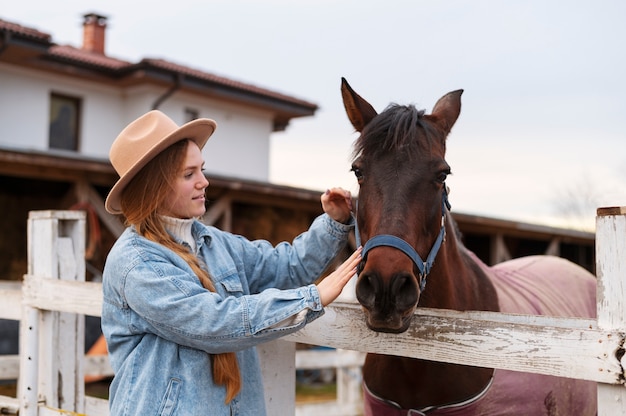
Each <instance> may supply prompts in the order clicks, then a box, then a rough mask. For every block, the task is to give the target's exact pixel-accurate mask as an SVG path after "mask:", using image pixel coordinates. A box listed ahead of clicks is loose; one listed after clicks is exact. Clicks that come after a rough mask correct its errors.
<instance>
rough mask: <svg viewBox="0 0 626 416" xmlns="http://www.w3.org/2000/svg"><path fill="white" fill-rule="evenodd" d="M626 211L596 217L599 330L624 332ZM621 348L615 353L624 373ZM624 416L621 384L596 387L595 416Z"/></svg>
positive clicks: (611, 210)
mask: <svg viewBox="0 0 626 416" xmlns="http://www.w3.org/2000/svg"><path fill="white" fill-rule="evenodd" d="M625 259H626V207H621V208H598V211H597V217H596V275H597V278H598V292H597V302H598V327H599V328H600V329H604V330H617V331H620V332H619V333H621V334H623V333H624V331H625V330H626V261H625ZM623 337H624V335H622V340H621V345H622V348H621V349H619V350H617V351H615V354H616V356H617V358H618V359H620V362H621V366H622V383H623V382H624V381H625V380H624V378H623V374H624V373H623V369H624V365H625V362H624V358H623V357H622V356H623V355H624V349H623V348H624V338H623ZM623 414H626V388H625V387H624V384H598V415H602V416H604V415H607V416H608V415H623Z"/></svg>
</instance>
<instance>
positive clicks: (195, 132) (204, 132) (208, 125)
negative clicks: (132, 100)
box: [104, 118, 217, 214]
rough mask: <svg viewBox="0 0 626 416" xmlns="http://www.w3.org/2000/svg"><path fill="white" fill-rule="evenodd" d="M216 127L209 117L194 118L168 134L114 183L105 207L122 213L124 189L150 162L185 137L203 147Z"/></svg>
mask: <svg viewBox="0 0 626 416" xmlns="http://www.w3.org/2000/svg"><path fill="white" fill-rule="evenodd" d="M216 127H217V124H216V123H215V121H213V120H211V119H208V118H200V119H196V120H192V121H190V122H189V123H186V124H184V125H182V126H181V127H180V128H179V129H177V130H175V131H173V132H172V133H170V134H169V135H167V136H166V137H165V138H163V140H161V141H159V142H157V143H156V144H155V145H154V146H153V147H152V148H150V150H148V151H147V152H146V153H145V154H144V155H143V156H142V157H141V159H139V160H138V161H137V162H136V163H135V164H134V165H133V167H132V168H131V169H129V170H128V172H126V174H124V176H122V177H121V178H120V179H119V180H118V181H117V182H116V183H115V185H113V187H112V188H111V191H109V195H108V196H107V198H106V201H105V203H104V207H105V209H106V210H107V211H108V212H109V213H111V214H122V208H121V206H120V205H121V204H120V199H121V195H122V191H123V190H124V188H125V187H126V185H128V183H129V182H130V181H131V180H132V179H133V178H134V177H135V175H136V174H137V173H138V172H139V171H140V170H141V169H143V167H144V166H146V165H147V164H148V162H150V161H151V160H152V159H154V157H155V156H156V155H158V154H159V153H161V152H162V151H163V150H165V149H167V148H168V147H169V146H171V145H172V144H174V143H176V142H179V141H181V140H184V139H189V140H192V141H193V142H194V143H196V144H197V145H198V147H199V148H200V149H202V148H203V147H204V145H205V144H206V142H207V141H208V140H209V138H210V137H211V135H212V134H213V132H214V131H215V128H216Z"/></svg>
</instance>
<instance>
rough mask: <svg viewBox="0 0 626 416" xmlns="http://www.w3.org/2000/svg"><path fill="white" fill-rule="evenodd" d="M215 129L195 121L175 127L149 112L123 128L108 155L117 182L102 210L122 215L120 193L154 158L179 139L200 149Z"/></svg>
mask: <svg viewBox="0 0 626 416" xmlns="http://www.w3.org/2000/svg"><path fill="white" fill-rule="evenodd" d="M216 127H217V124H216V123H215V121H213V120H211V119H208V118H199V119H196V120H193V121H190V122H189V123H187V124H184V125H182V126H180V127H179V126H178V125H177V124H176V123H174V121H172V120H171V119H170V118H169V117H168V116H166V115H165V114H163V113H162V112H160V111H158V110H152V111H150V112H148V113H146V114H144V115H143V116H141V117H139V118H138V119H136V120H135V121H133V122H132V123H130V124H129V125H128V126H126V128H125V129H124V130H122V132H121V133H120V134H119V136H117V138H116V139H115V141H114V142H113V144H112V145H111V150H110V151H109V159H110V160H111V164H112V165H113V167H114V168H115V171H116V172H117V174H118V175H120V179H119V180H118V181H117V183H116V184H115V185H113V188H111V191H110V192H109V195H108V196H107V199H106V202H105V204H104V206H105V208H106V210H107V211H108V212H110V213H111V214H121V213H122V211H121V207H120V196H121V194H122V190H123V189H124V187H125V186H126V185H128V183H129V182H130V180H131V179H132V178H133V177H134V176H135V175H136V174H137V172H139V171H140V170H141V168H143V167H144V166H146V164H147V163H148V162H149V161H151V160H152V159H153V158H154V157H155V156H156V155H158V154H159V153H160V152H162V151H163V150H165V149H166V148H167V147H169V146H170V145H172V144H174V143H176V142H178V141H180V140H183V139H189V140H193V141H194V142H195V143H196V144H197V145H198V147H199V148H200V149H202V148H203V147H204V145H205V144H206V142H207V140H209V137H211V135H212V134H213V132H214V131H215V129H216Z"/></svg>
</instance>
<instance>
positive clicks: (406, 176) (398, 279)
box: [341, 78, 463, 333]
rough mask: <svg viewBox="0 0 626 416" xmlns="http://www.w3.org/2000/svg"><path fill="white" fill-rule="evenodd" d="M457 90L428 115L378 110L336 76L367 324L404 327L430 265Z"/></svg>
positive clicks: (439, 226)
mask: <svg viewBox="0 0 626 416" xmlns="http://www.w3.org/2000/svg"><path fill="white" fill-rule="evenodd" d="M462 92H463V91H462V90H457V91H453V92H450V93H448V94H446V95H444V96H443V97H442V98H441V99H439V101H437V103H436V104H435V106H434V108H433V110H432V112H431V114H425V112H424V111H422V110H418V109H416V108H415V107H414V106H412V105H407V106H403V105H397V104H391V105H390V106H388V107H387V108H386V109H385V110H384V111H383V112H382V113H380V114H378V113H377V112H376V110H375V109H374V107H372V106H371V105H370V104H369V103H368V102H367V101H366V100H365V99H363V98H362V97H361V96H359V95H358V94H357V93H356V92H355V91H354V90H353V89H352V88H351V87H350V85H349V84H348V83H347V82H346V80H345V79H343V78H342V85H341V93H342V97H343V103H344V107H345V109H346V112H347V114H348V118H349V119H350V121H351V123H352V125H353V126H354V128H355V129H356V130H357V131H358V132H359V133H360V136H359V138H358V139H357V140H356V142H355V145H354V155H353V156H354V159H353V163H352V171H354V174H355V176H356V178H357V180H358V183H359V187H360V189H359V197H358V206H357V227H358V232H357V239H360V241H361V242H363V243H364V246H363V261H362V263H361V265H360V266H359V268H358V272H359V273H358V274H359V277H358V281H357V285H356V296H357V299H358V301H359V303H360V304H361V305H362V306H363V309H364V311H365V314H366V317H367V325H368V327H369V328H370V329H372V330H375V331H379V332H392V333H400V332H403V331H406V329H407V328H408V327H409V324H410V322H411V317H412V316H413V313H414V312H415V308H416V307H417V304H418V302H419V300H420V295H421V294H422V292H423V291H424V288H425V284H426V279H427V277H428V275H429V274H430V272H431V271H432V269H433V267H437V266H436V262H435V259H436V257H437V254H438V252H439V251H440V249H441V247H442V245H443V243H444V239H445V232H446V231H445V228H446V227H445V219H446V215H447V213H446V211H447V209H449V205H448V200H447V189H446V178H447V176H448V175H449V174H450V166H449V165H448V163H447V162H446V160H445V151H446V137H447V135H448V133H449V132H450V130H451V129H452V126H453V125H454V123H455V122H456V120H457V118H458V116H459V114H460V111H461V94H462ZM422 259H423V260H422Z"/></svg>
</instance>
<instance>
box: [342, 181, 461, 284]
mask: <svg viewBox="0 0 626 416" xmlns="http://www.w3.org/2000/svg"><path fill="white" fill-rule="evenodd" d="M450 208H452V207H451V205H450V201H448V191H447V187H446V184H445V183H444V184H443V192H442V194H441V229H440V230H439V235H438V236H437V239H436V240H435V243H434V244H433V246H432V248H431V249H430V253H428V257H426V261H424V260H422V258H421V257H420V255H419V254H418V253H417V251H415V249H414V248H413V246H411V245H410V244H409V243H407V242H406V241H404V240H403V239H401V238H400V237H396V236H395V235H390V234H379V235H375V236H374V237H372V238H370V239H369V240H367V242H366V243H365V245H364V246H363V251H362V253H361V257H362V260H361V263H360V264H359V266H358V273H360V272H361V271H362V270H363V268H364V267H365V262H366V261H367V253H368V252H369V251H370V250H371V249H373V248H374V247H380V246H386V247H393V248H396V249H398V250H400V251H402V252H403V253H404V254H406V255H407V256H408V257H409V258H410V259H411V260H412V261H413V264H414V265H415V267H417V269H418V270H419V276H420V291H422V292H423V291H424V289H425V287H426V276H428V274H429V273H430V271H431V269H432V267H433V264H434V263H435V258H436V257H437V253H439V249H440V248H441V245H442V244H443V242H444V241H445V238H446V227H445V226H446V209H448V210H450ZM355 237H356V242H357V247H358V246H360V245H361V237H360V235H359V230H358V225H357V226H356V228H355Z"/></svg>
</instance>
